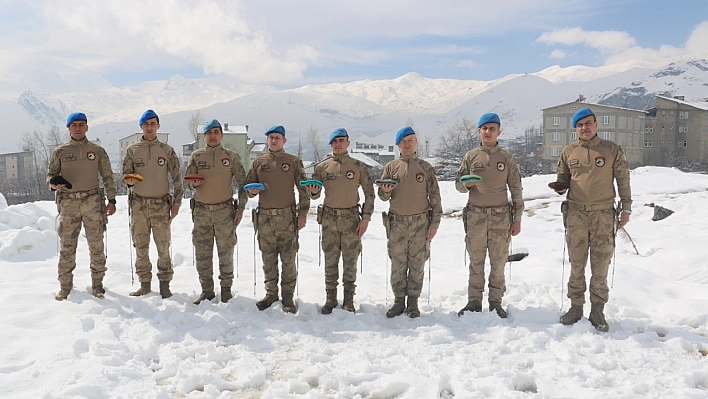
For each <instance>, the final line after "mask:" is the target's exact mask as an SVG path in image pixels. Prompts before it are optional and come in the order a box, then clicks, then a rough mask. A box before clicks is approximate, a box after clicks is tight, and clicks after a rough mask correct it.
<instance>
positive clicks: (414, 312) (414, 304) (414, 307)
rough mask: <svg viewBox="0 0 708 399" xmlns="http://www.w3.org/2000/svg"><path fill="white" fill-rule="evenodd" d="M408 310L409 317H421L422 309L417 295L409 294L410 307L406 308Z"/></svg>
mask: <svg viewBox="0 0 708 399" xmlns="http://www.w3.org/2000/svg"><path fill="white" fill-rule="evenodd" d="M406 311H407V312H408V317H410V318H411V319H415V318H416V317H420V309H418V297H417V296H412V295H408V307H407V308H406Z"/></svg>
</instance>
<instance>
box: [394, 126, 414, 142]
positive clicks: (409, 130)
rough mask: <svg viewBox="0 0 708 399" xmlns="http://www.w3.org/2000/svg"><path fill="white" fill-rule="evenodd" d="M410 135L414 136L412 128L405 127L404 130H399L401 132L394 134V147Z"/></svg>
mask: <svg viewBox="0 0 708 399" xmlns="http://www.w3.org/2000/svg"><path fill="white" fill-rule="evenodd" d="M411 134H415V131H414V130H413V128H412V127H410V126H406V127H404V128H401V130H399V131H398V133H396V145H398V143H400V142H401V140H403V138H404V137H406V136H410V135H411Z"/></svg>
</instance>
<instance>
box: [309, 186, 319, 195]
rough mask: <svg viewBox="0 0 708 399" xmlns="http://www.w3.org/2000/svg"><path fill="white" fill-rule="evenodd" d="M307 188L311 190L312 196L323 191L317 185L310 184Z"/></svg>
mask: <svg viewBox="0 0 708 399" xmlns="http://www.w3.org/2000/svg"><path fill="white" fill-rule="evenodd" d="M307 188H308V189H309V190H310V194H312V195H317V193H319V192H320V190H321V188H320V186H318V185H316V184H310V185H308V186H307Z"/></svg>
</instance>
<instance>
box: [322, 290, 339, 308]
mask: <svg viewBox="0 0 708 399" xmlns="http://www.w3.org/2000/svg"><path fill="white" fill-rule="evenodd" d="M337 305H339V302H337V289H336V288H334V289H331V290H327V301H325V304H324V306H322V314H330V313H332V309H334V308H336V307H337Z"/></svg>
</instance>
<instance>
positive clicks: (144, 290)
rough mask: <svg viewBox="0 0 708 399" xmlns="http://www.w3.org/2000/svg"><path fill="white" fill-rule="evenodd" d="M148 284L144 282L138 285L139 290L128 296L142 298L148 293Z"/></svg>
mask: <svg viewBox="0 0 708 399" xmlns="http://www.w3.org/2000/svg"><path fill="white" fill-rule="evenodd" d="M150 290H151V288H150V282H149V281H145V282H142V283H140V288H139V289H138V290H137V291H134V292H131V293H130V296H142V295H147V294H149V293H150Z"/></svg>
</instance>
